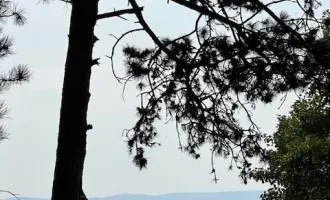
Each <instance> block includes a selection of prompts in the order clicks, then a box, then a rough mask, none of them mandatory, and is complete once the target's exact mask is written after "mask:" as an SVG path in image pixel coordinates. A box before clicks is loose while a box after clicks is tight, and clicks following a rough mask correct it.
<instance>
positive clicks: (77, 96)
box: [52, 0, 329, 200]
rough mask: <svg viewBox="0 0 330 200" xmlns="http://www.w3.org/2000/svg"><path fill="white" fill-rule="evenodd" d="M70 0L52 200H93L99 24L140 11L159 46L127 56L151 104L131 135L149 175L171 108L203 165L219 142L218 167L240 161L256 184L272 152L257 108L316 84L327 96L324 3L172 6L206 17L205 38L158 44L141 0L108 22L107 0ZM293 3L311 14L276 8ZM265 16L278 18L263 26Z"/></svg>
mask: <svg viewBox="0 0 330 200" xmlns="http://www.w3.org/2000/svg"><path fill="white" fill-rule="evenodd" d="M62 1H64V2H66V3H69V4H70V5H71V20H70V31H69V44H68V52H67V60H66V64H65V75H64V83H63V92H62V104H61V116H60V125H59V136H58V148H57V160H56V166H55V173H54V183H53V193H52V200H63V199H67V200H70V199H71V200H77V199H81V198H86V197H85V195H84V194H83V190H82V176H83V165H84V159H85V154H86V132H87V130H88V129H90V128H92V126H91V125H89V124H88V123H87V120H86V117H87V110H88V102H89V98H90V92H89V84H90V76H91V68H92V66H93V65H95V64H98V59H94V58H92V52H93V47H94V44H95V42H96V41H97V37H96V36H95V35H94V27H95V24H96V22H97V20H101V19H106V18H110V17H115V16H120V15H122V14H132V13H134V14H135V15H136V17H137V19H138V21H139V23H140V24H141V27H142V28H141V29H137V30H131V31H130V32H134V31H140V30H144V31H145V32H147V33H148V34H149V36H150V38H151V39H152V40H153V41H154V42H155V44H156V45H157V47H156V48H147V49H140V48H138V47H135V46H132V45H128V46H127V47H125V48H124V53H125V55H126V66H127V74H128V77H129V78H128V79H126V80H129V79H130V78H131V79H135V80H137V85H138V87H139V88H140V89H141V97H142V98H141V99H142V100H143V102H142V106H141V107H139V108H137V112H138V114H139V116H140V118H139V120H138V121H137V123H136V125H135V126H134V127H133V128H132V129H130V130H129V131H128V132H127V136H128V138H129V140H128V142H127V144H128V148H129V150H130V152H131V153H134V154H135V156H134V159H133V160H134V163H135V164H136V165H137V166H139V167H140V168H143V167H145V166H146V165H147V160H146V159H145V156H144V148H143V147H152V146H155V145H158V144H159V143H158V142H156V141H155V140H154V139H155V136H156V135H157V132H156V129H155V127H154V122H155V121H157V120H159V119H160V118H161V115H160V112H161V109H162V108H166V111H167V114H168V116H170V117H171V119H173V120H174V121H175V122H176V123H177V125H178V127H179V128H180V127H181V129H182V131H183V132H185V133H186V135H187V140H186V144H182V149H183V150H185V151H187V152H188V153H189V154H190V155H192V156H194V157H195V158H199V157H200V154H199V153H198V149H199V147H201V145H203V144H205V143H210V144H211V145H212V160H213V157H214V156H216V155H219V156H223V157H228V158H230V159H231V160H232V164H233V165H234V164H235V165H236V166H237V168H239V169H241V177H242V178H243V180H244V181H246V176H247V174H248V171H249V170H250V168H251V162H250V160H251V158H252V157H254V156H263V154H264V150H263V149H262V148H261V146H260V144H259V142H260V141H261V139H262V137H263V133H261V132H260V131H259V129H258V127H257V125H256V124H255V123H254V122H253V121H252V118H251V113H250V108H249V107H248V104H249V105H251V106H252V108H253V107H254V106H255V102H256V101H258V100H261V101H262V102H264V103H270V102H272V100H273V98H274V97H275V96H276V95H277V94H280V93H284V92H288V91H291V90H297V89H299V88H305V87H307V86H308V85H311V84H312V83H313V84H314V85H315V87H317V88H320V87H321V86H325V84H324V82H326V80H327V66H328V62H329V59H328V57H329V56H328V55H329V48H328V45H327V44H326V43H325V42H322V41H320V40H317V37H318V33H319V30H320V29H321V25H322V24H323V21H322V20H320V19H318V18H317V17H315V15H314V10H315V7H317V6H318V4H319V2H317V1H316V0H306V1H305V2H304V3H305V5H304V6H303V5H301V4H300V3H299V2H298V1H297V2H296V3H294V2H293V1H289V0H281V1H270V2H268V3H264V2H263V1H260V0H235V1H233V0H195V1H190V0H168V2H170V3H175V4H178V5H180V6H182V7H184V8H186V9H190V10H193V11H195V12H197V13H199V16H198V18H196V28H195V30H193V31H192V32H191V33H187V34H184V35H183V36H181V37H179V38H174V39H173V38H172V39H171V38H161V39H160V38H158V37H157V35H156V34H155V33H154V32H153V31H152V28H151V27H149V26H148V23H147V22H146V21H145V20H144V18H143V14H142V10H143V8H142V7H139V5H138V4H137V2H136V1H135V0H129V3H130V6H131V7H132V8H130V9H125V10H119V11H114V12H110V13H103V14H99V13H98V0H62ZM287 3H291V4H292V5H291V6H296V7H297V8H299V9H301V11H302V16H301V17H296V18H295V17H290V16H289V15H288V13H286V12H284V11H283V12H281V13H280V14H275V13H274V12H273V11H272V9H271V6H272V5H273V4H279V5H286V4H287ZM284 7H285V6H284ZM261 13H266V14H267V15H268V16H269V17H268V18H266V19H260V14H261ZM221 28H222V29H223V28H225V29H226V31H221ZM126 34H127V33H124V34H123V36H122V37H120V38H119V40H118V42H119V41H120V40H121V39H122V38H123V37H124V36H125V35H126ZM116 44H117V43H116ZM324 72H325V73H324ZM121 80H122V79H121ZM238 110H242V111H243V112H245V113H246V115H247V117H248V118H249V119H250V121H251V126H250V127H247V128H243V127H242V126H241V125H240V123H239V122H238V120H237V118H236V113H237V111H238ZM178 130H179V129H178ZM179 134H180V133H179ZM230 167H232V165H231V166H230ZM212 173H214V174H215V168H214V167H213V166H212ZM215 180H217V178H216V177H215Z"/></svg>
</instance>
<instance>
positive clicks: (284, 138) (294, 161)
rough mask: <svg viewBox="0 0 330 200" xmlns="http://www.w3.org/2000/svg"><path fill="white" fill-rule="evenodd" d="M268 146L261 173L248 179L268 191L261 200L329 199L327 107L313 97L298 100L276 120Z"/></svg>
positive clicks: (329, 127) (323, 100)
mask: <svg viewBox="0 0 330 200" xmlns="http://www.w3.org/2000/svg"><path fill="white" fill-rule="evenodd" d="M278 120H279V124H278V127H277V131H276V132H275V134H274V135H273V136H272V137H270V138H269V141H268V144H269V145H271V146H273V149H270V150H267V159H266V161H267V162H266V163H267V164H268V167H267V168H265V169H262V168H258V169H255V170H253V172H252V173H251V177H252V178H254V179H255V180H257V181H261V182H263V183H265V182H267V183H270V184H271V185H272V187H271V188H270V189H269V190H268V191H266V192H265V193H264V194H263V195H262V199H263V200H298V199H299V200H300V199H301V200H307V199H308V200H310V199H324V200H326V199H330V192H329V190H328V187H327V186H328V185H329V184H330V173H329V172H330V159H329V154H330V138H329V131H330V125H329V124H330V123H329V122H330V121H329V120H330V104H329V101H327V100H326V98H325V97H322V96H320V95H313V96H312V97H306V98H305V99H301V100H298V101H296V102H295V103H294V105H293V106H292V110H291V111H290V113H289V115H288V116H280V117H279V118H278Z"/></svg>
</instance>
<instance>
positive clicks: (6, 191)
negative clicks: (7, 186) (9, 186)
mask: <svg viewBox="0 0 330 200" xmlns="http://www.w3.org/2000/svg"><path fill="white" fill-rule="evenodd" d="M0 192H2V193H8V194H10V195H12V196H13V197H15V198H16V199H18V200H20V199H19V198H18V197H17V196H18V195H19V194H14V193H12V192H10V191H8V190H0Z"/></svg>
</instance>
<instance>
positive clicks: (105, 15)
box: [97, 7, 144, 20]
mask: <svg viewBox="0 0 330 200" xmlns="http://www.w3.org/2000/svg"><path fill="white" fill-rule="evenodd" d="M143 8H144V7H139V8H138V9H139V11H140V12H141V11H143ZM124 14H134V9H132V8H131V9H124V10H116V11H113V12H108V13H103V14H99V15H98V16H97V20H99V19H106V18H111V17H120V16H121V15H124Z"/></svg>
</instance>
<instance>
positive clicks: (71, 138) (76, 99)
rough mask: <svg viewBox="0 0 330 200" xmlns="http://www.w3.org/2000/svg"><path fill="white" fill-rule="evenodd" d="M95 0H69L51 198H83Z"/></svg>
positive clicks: (70, 199) (74, 199)
mask: <svg viewBox="0 0 330 200" xmlns="http://www.w3.org/2000/svg"><path fill="white" fill-rule="evenodd" d="M97 6H98V1H97V0H72V11H71V20H70V31H69V45H68V51H67V59H66V64H65V74H64V82H63V90H62V102H61V113H60V124H59V134H58V146H57V153H56V164H55V172H54V181H53V190H52V200H80V199H83V198H84V194H83V190H82V177H83V168H84V160H85V155H86V132H87V110H88V102H89V97H90V93H89V86H90V76H91V67H92V65H93V59H92V53H93V46H94V42H95V41H94V26H95V24H96V17H97V12H98V11H97Z"/></svg>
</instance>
